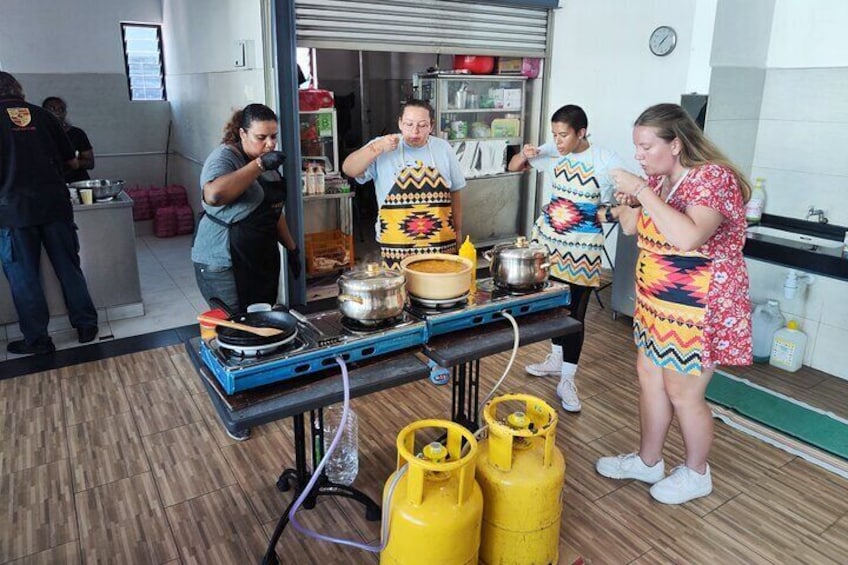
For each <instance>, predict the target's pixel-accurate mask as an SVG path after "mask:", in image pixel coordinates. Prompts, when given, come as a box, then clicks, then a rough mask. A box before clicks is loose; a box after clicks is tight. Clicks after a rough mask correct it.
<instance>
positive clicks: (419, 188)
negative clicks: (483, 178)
mask: <svg viewBox="0 0 848 565" xmlns="http://www.w3.org/2000/svg"><path fill="white" fill-rule="evenodd" d="M427 148H428V149H429V148H430V142H429V140H428V142H427ZM400 157H401V162H402V163H403V162H405V160H404V153H403V145H402V144H401V149H400ZM430 160H431V161H433V162H434V163H435V160H434V159H433V152H432V150H430ZM378 217H379V221H380V233H379V234H378V238H377V240H378V241H379V243H380V254H381V255H382V258H383V263H384V264H385V265H386V266H387V267H389V268H394V269H397V268H400V265H399V264H400V261H401V259H403V258H404V257H406V256H407V255H413V254H421V253H453V254H455V253H456V231H455V230H454V227H453V207H452V205H451V191H450V188H448V185H447V181H446V180H445V178H444V177H443V176H442V175H441V173H439V170H438V169H437V168H436V167H430V166H427V165H424V163H422V162H421V161H417V162H416V163H415V165H410V166H407V167H403V168H402V169H401V170H400V172H399V173H398V175H397V178H395V183H394V186H392V189H391V190H390V191H389V194H388V196H386V201H385V203H383V206H382V207H380V213H379V216H378Z"/></svg>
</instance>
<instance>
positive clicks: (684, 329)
mask: <svg viewBox="0 0 848 565" xmlns="http://www.w3.org/2000/svg"><path fill="white" fill-rule="evenodd" d="M661 180H662V179H661V178H659V177H651V178H649V179H648V185H649V186H650V188H651V189H652V190H653V191H654V192H656V193H659V191H660V181H661ZM668 204H669V205H670V206H672V207H674V208H675V209H677V210H678V211H680V212H685V210H686V208H687V207H689V206H706V207H708V208H712V209H714V210H717V211H718V212H719V213H721V215H722V216H724V221H723V222H722V224H721V225H720V226H719V228H718V229H717V230H716V231H715V233H714V234H713V235H712V236H711V237H710V238H709V239H708V240H707V241H706V242H705V243H704V244H703V245H701V247H699V248H698V249H696V250H693V251H689V252H684V251H682V250H680V249H678V248H676V247H674V246H673V245H671V244H670V243H669V242H668V241H667V240H666V239H665V237H664V236H663V235H662V234H661V233H660V232H659V231H658V230H657V229H656V226H654V224H653V222H652V221H651V219H650V217H649V215H648V214H647V212H645V211H643V212H642V215H641V216H640V218H639V221H638V225H637V234H638V237H637V241H638V246H639V248H640V254H639V260H638V262H637V267H636V311H635V312H634V316H633V333H634V338H635V341H636V345H637V346H638V347H639V348H640V349H642V350H643V351H644V352H645V354H646V355H647V356H648V358H649V359H651V360H653V361H654V362H655V363H656V364H657V365H659V366H661V367H667V368H670V369H674V370H677V371H680V372H682V373H687V374H700V373H701V371H702V369H710V368H712V367H714V366H715V365H717V364H723V365H749V364H750V363H751V362H752V336H751V306H750V299H749V296H748V271H747V269H746V267H745V260H744V258H743V257H742V247H743V246H744V245H745V228H746V222H745V206H744V203H743V201H742V195H741V193H740V192H739V186H738V183H737V181H736V177H735V176H734V174H733V172H732V171H730V170H729V169H727V168H726V167H722V166H720V165H714V164H709V165H703V166H701V167H698V168H695V169H692V170H690V171H689V172H688V174H687V175H686V177H685V178H684V179H683V181H682V182H681V184H680V186H679V187H678V188H677V190H676V191H674V192H673V193H672V194H671V196H670V198H669V200H668Z"/></svg>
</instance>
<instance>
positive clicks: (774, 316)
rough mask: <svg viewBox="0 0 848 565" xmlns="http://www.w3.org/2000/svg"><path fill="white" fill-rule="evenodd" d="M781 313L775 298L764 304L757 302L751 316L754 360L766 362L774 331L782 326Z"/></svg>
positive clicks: (769, 354)
mask: <svg viewBox="0 0 848 565" xmlns="http://www.w3.org/2000/svg"><path fill="white" fill-rule="evenodd" d="M783 324H784V319H783V314H781V313H780V306H779V303H778V302H777V300H769V301H768V302H767V303H766V304H757V305H756V306H755V307H754V313H753V315H752V316H751V325H752V326H753V331H754V362H755V363H768V360H769V357H770V356H771V346H772V341H773V340H774V333H775V332H776V331H777V330H779V329H780V328H782V327H783Z"/></svg>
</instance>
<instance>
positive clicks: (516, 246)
mask: <svg viewBox="0 0 848 565" xmlns="http://www.w3.org/2000/svg"><path fill="white" fill-rule="evenodd" d="M495 251H496V253H497V254H498V255H499V256H501V257H502V258H504V259H508V258H514V259H520V258H522V257H536V256H537V255H538V254H542V255H547V254H548V249H547V247H545V246H544V245H540V244H538V243H531V242H529V241H527V238H526V237H518V238H516V239H515V243H502V244H500V245H498V246H497V247H496V248H495Z"/></svg>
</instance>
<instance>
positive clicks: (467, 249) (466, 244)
mask: <svg viewBox="0 0 848 565" xmlns="http://www.w3.org/2000/svg"><path fill="white" fill-rule="evenodd" d="M459 256H460V257H464V258H466V259H468V260H469V261H471V288H470V289H469V291H471V293H472V294H473V293H474V292H475V290H476V288H477V287H476V285H477V248H476V247H474V244H473V243H471V236H469V235H466V236H465V241H463V242H462V245H460V246H459Z"/></svg>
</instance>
